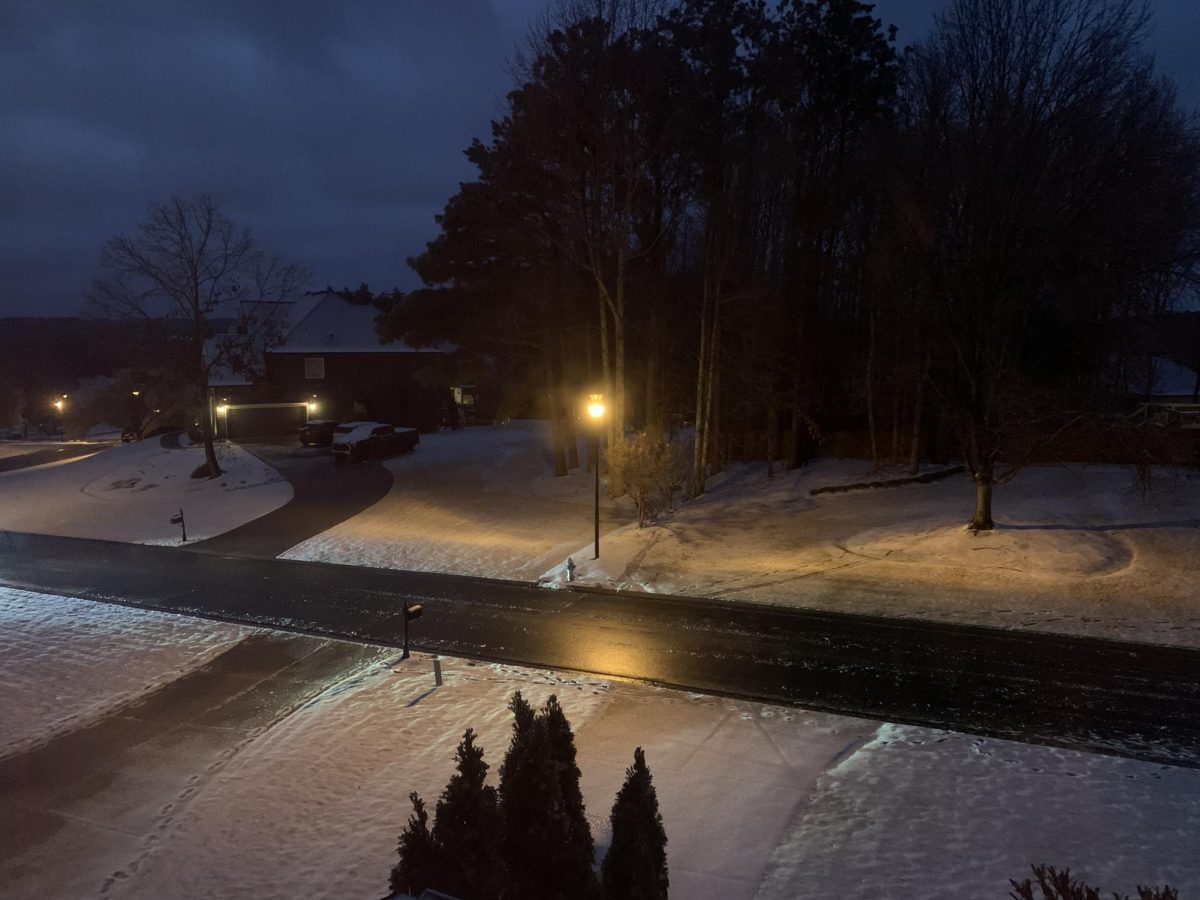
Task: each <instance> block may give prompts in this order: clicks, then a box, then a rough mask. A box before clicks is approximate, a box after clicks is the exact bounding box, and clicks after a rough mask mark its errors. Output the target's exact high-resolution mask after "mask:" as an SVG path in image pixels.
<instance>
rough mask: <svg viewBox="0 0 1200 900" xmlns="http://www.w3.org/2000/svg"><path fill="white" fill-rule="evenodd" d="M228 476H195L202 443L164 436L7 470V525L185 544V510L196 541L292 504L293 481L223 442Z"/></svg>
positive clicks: (3, 491)
mask: <svg viewBox="0 0 1200 900" xmlns="http://www.w3.org/2000/svg"><path fill="white" fill-rule="evenodd" d="M217 455H218V459H219V460H220V462H221V467H222V468H223V469H224V474H222V475H221V477H219V478H215V479H207V478H204V479H192V478H191V473H192V470H193V469H195V468H196V467H197V466H199V465H200V464H201V463H202V462H204V451H203V449H202V448H201V447H189V448H186V449H165V448H164V447H162V446H161V444H160V442H159V440H158V439H157V438H152V439H149V440H146V441H141V442H138V443H134V444H125V445H122V446H118V447H113V448H111V449H108V450H103V451H101V452H99V453H96V454H93V455H92V456H88V457H84V458H82V459H75V460H67V461H63V462H55V463H49V464H47V465H44V466H35V467H32V468H28V469H18V470H16V471H12V472H5V473H0V530H7V531H30V532H35V533H38V534H57V535H64V536H67V537H82V538H98V539H101V540H112V541H130V542H133V543H140V544H176V543H179V538H180V532H179V526H178V525H172V524H171V523H170V517H171V516H172V515H174V514H175V513H176V512H178V511H179V509H181V508H182V509H183V512H184V517H185V519H186V521H187V528H188V540H198V539H202V538H207V537H212V536H214V535H217V534H221V533H222V532H225V531H228V530H230V529H231V528H236V527H237V526H238V525H242V524H244V523H246V522H249V521H250V520H252V519H256V518H258V517H259V516H262V515H265V514H266V513H269V512H271V511H272V510H274V509H277V508H278V507H280V506H282V505H283V504H285V503H287V502H288V500H290V499H291V497H292V486H291V485H290V484H288V483H287V482H286V481H284V480H283V479H282V477H281V476H280V475H279V473H277V472H276V471H275V470H274V469H272V468H271V467H270V466H268V465H266V464H265V463H263V462H261V461H260V460H258V459H257V458H256V457H254V456H252V455H251V454H249V453H247V452H246V451H245V450H242V449H240V448H239V447H236V446H234V445H232V444H221V445H218V450H217Z"/></svg>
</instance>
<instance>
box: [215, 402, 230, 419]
mask: <svg viewBox="0 0 1200 900" xmlns="http://www.w3.org/2000/svg"><path fill="white" fill-rule="evenodd" d="M227 412H229V407H228V406H226V405H225V404H223V403H222V404H221V405H220V406H218V407H217V415H218V416H223V415H225V413H227Z"/></svg>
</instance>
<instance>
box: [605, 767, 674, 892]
mask: <svg viewBox="0 0 1200 900" xmlns="http://www.w3.org/2000/svg"><path fill="white" fill-rule="evenodd" d="M600 878H601V881H602V883H603V885H604V893H605V895H606V896H607V897H608V898H609V900H666V897H667V886H668V880H667V833H666V831H665V830H664V829H663V821H662V815H660V814H659V811H658V796H657V794H655V792H654V784H653V782H652V781H651V778H650V769H649V768H647V766H646V755H645V754H644V753H643V752H642V748H641V747H638V748H637V749H636V750H634V751H633V765H632V766H630V767H629V768H628V769H626V770H625V783H624V784H623V785H622V786H621V790H620V791H619V792H618V793H617V800H616V802H615V803H614V804H613V808H612V846H611V847H609V848H608V853H607V854H605V857H604V864H603V865H602V866H601V869H600Z"/></svg>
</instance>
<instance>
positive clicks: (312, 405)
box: [308, 400, 320, 413]
mask: <svg viewBox="0 0 1200 900" xmlns="http://www.w3.org/2000/svg"><path fill="white" fill-rule="evenodd" d="M319 408H320V407H319V405H318V404H317V401H316V400H309V401H308V411H309V412H310V413H315V412H316V411H317V410H318V409H319Z"/></svg>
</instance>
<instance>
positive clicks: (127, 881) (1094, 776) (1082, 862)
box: [110, 657, 1200, 900]
mask: <svg viewBox="0 0 1200 900" xmlns="http://www.w3.org/2000/svg"><path fill="white" fill-rule="evenodd" d="M443 665H444V667H445V673H446V683H445V685H444V686H443V687H441V688H436V689H435V688H434V686H433V680H432V675H431V673H430V671H429V670H430V662H429V660H428V658H424V657H423V658H414V659H413V660H412V661H410V662H409V663H407V664H403V665H399V666H396V668H395V669H394V670H391V669H388V668H387V667H381V666H376V667H372V668H369V669H366V670H364V671H362V672H361V673H360V674H359V675H358V676H357V677H355V678H352V679H349V680H347V681H345V682H342V683H340V684H338V685H335V686H332V687H331V688H330V689H329V690H327V691H326V692H325V693H324V694H323V695H322V696H321V697H320V698H318V699H317V700H314V701H312V702H310V703H309V704H308V705H307V706H305V707H304V708H302V709H300V710H298V711H297V712H296V713H294V714H293V715H292V716H291V717H290V718H288V719H287V720H285V721H284V722H282V723H280V724H278V725H277V726H276V727H274V728H273V729H271V730H270V731H269V732H267V733H266V734H264V735H262V736H260V737H258V738H257V739H255V740H254V742H253V743H251V744H250V745H249V746H248V747H246V748H245V749H243V750H242V751H241V752H240V753H239V754H238V756H237V757H236V758H235V759H234V760H232V761H231V762H230V763H229V765H228V766H226V767H225V768H224V769H223V770H222V771H221V773H220V774H219V775H218V776H217V777H216V778H215V779H214V780H213V781H212V782H211V783H210V784H209V785H208V786H207V787H206V788H205V789H204V790H203V791H202V792H201V794H200V795H198V796H197V797H196V798H194V800H193V801H192V802H191V804H190V806H189V808H188V810H187V813H186V815H185V816H183V817H182V818H181V819H180V820H179V821H178V823H177V825H176V827H175V828H174V830H172V831H171V832H169V833H167V834H165V835H163V836H162V837H161V838H159V839H157V840H155V841H153V842H150V843H148V844H147V848H148V852H147V853H146V854H145V855H143V856H142V857H140V858H139V859H138V860H136V865H134V864H133V863H134V861H131V864H130V865H129V866H127V867H125V868H123V869H122V870H120V872H119V873H117V874H119V877H117V878H115V879H114V880H113V882H112V884H113V888H112V890H111V892H110V894H111V896H114V897H124V898H150V897H161V896H172V897H176V898H181V900H183V898H201V897H218V896H254V897H256V898H259V900H273V898H278V900H285V898H292V897H298V896H303V897H309V898H331V900H332V898H344V897H374V896H379V895H381V894H382V893H383V890H384V886H385V885H386V878H387V873H388V870H389V869H390V867H391V865H392V864H393V863H394V861H395V838H396V834H397V833H398V832H399V830H400V829H401V828H402V827H403V825H404V822H405V821H406V819H407V816H408V813H409V805H408V802H407V794H408V792H409V791H410V790H416V791H418V792H419V793H421V795H422V796H423V797H425V799H426V800H427V801H428V802H429V803H430V805H431V806H432V805H433V802H434V801H435V800H436V798H437V796H438V794H439V793H440V791H441V789H442V787H444V785H445V782H446V780H447V779H448V778H449V776H450V774H451V771H452V768H453V762H452V756H453V751H454V745H455V743H456V742H457V740H458V739H459V737H461V734H462V731H463V730H464V729H465V728H467V727H472V728H475V729H476V730H477V732H478V733H479V741H478V742H479V744H480V745H481V746H483V747H484V749H485V752H486V757H485V758H486V760H487V761H488V762H489V764H490V765H491V767H492V768H491V771H490V773H489V778H490V780H491V781H492V783H495V778H496V775H497V771H496V770H497V767H498V765H499V763H500V761H501V760H502V758H503V753H504V750H505V748H506V746H507V743H508V738H509V734H510V731H509V728H510V717H509V714H508V712H507V711H506V709H505V706H506V703H507V701H508V699H509V697H510V696H511V694H512V692H513V691H514V690H517V689H520V690H521V691H523V692H524V693H525V694H526V696H528V697H529V698H530V699H531V700H533V701H535V702H537V703H541V702H542V701H543V700H544V699H545V697H546V696H548V695H549V694H550V693H552V692H553V693H556V694H557V695H558V696H559V697H560V699H561V700H562V703H563V706H564V709H565V710H566V713H567V716H568V718H569V719H570V720H571V722H572V724H573V725H574V728H575V732H576V744H577V747H578V752H579V756H578V760H579V766H580V768H581V770H582V772H583V781H582V788H583V792H584V799H585V802H586V804H587V811H588V818H589V820H590V822H591V825H592V832H593V835H594V837H595V839H596V843H597V850H598V853H603V852H604V849H605V848H606V846H607V843H608V841H609V830H608V821H607V817H608V813H609V810H610V809H611V805H612V801H613V797H614V796H615V794H616V791H617V789H618V788H619V786H620V784H621V780H622V778H623V776H624V771H625V767H626V766H628V765H629V762H630V759H631V758H632V750H633V748H634V747H635V746H642V747H644V748H645V751H646V757H647V760H648V762H649V764H650V767H651V770H652V772H653V776H654V781H655V786H656V789H657V793H658V797H659V803H660V807H661V811H662V815H663V819H664V822H665V826H666V830H667V835H668V840H669V843H668V847H667V851H668V863H669V866H670V878H671V894H672V896H675V897H681V898H688V900H707V898H712V900H735V898H746V900H749V898H754V897H758V898H763V900H775V898H792V897H805V898H828V900H843V898H847V897H863V898H868V897H870V898H874V897H900V896H921V897H931V898H943V897H944V898H947V900H950V898H953V900H960V898H962V897H981V898H986V897H1003V896H1005V895H1006V893H1007V889H1008V882H1007V879H1008V878H1010V877H1024V875H1025V874H1026V873H1027V872H1028V866H1029V864H1030V863H1033V862H1041V861H1050V862H1053V863H1054V864H1057V865H1060V866H1063V865H1068V866H1070V867H1071V868H1072V870H1073V871H1077V872H1079V873H1080V874H1085V875H1087V876H1088V877H1091V878H1094V879H1096V880H1101V881H1102V882H1103V883H1104V884H1106V885H1112V886H1114V887H1119V888H1121V889H1123V890H1130V891H1131V890H1132V888H1133V885H1134V883H1135V882H1138V881H1141V882H1142V883H1162V882H1164V881H1170V882H1171V883H1172V884H1174V885H1175V886H1177V887H1179V888H1181V889H1182V890H1183V895H1184V896H1190V895H1191V894H1193V893H1195V892H1196V891H1198V890H1200V863H1198V862H1197V861H1196V860H1195V858H1194V854H1193V852H1192V851H1193V849H1194V847H1195V843H1196V840H1197V839H1198V838H1200V805H1198V802H1200V801H1198V798H1200V772H1196V771H1194V770H1188V769H1173V768H1170V767H1163V766H1158V765H1149V764H1145V763H1135V762H1130V761H1127V760H1121V759H1115V758H1109V757H1101V756H1093V755H1089V754H1084V753H1076V752H1071V751H1064V750H1056V749H1050V748H1044V747H1033V746H1024V745H1019V744H1012V743H1009V742H1005V741H995V740H987V739H981V738H972V737H966V736H963V735H958V734H954V733H948V732H939V731H931V730H927V729H917V728H907V727H905V728H900V727H894V726H884V727H883V728H882V729H881V728H879V726H877V724H876V723H873V722H865V721H862V720H855V719H849V718H845V717H838V716H830V715H823V714H817V713H810V712H805V711H803V710H795V709H787V708H781V707H773V706H765V705H762V704H756V703H746V702H739V701H729V700H722V699H719V698H713V697H706V696H701V695H695V694H680V693H676V692H672V691H666V690H658V689H653V688H647V687H642V686H637V685H625V684H615V685H609V684H605V683H603V682H599V681H595V680H590V679H586V678H576V677H564V676H560V675H555V674H554V673H548V672H537V671H531V670H522V669H516V668H512V667H506V666H499V665H473V664H471V663H466V662H463V661H459V660H444V661H443ZM864 744H865V746H864Z"/></svg>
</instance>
